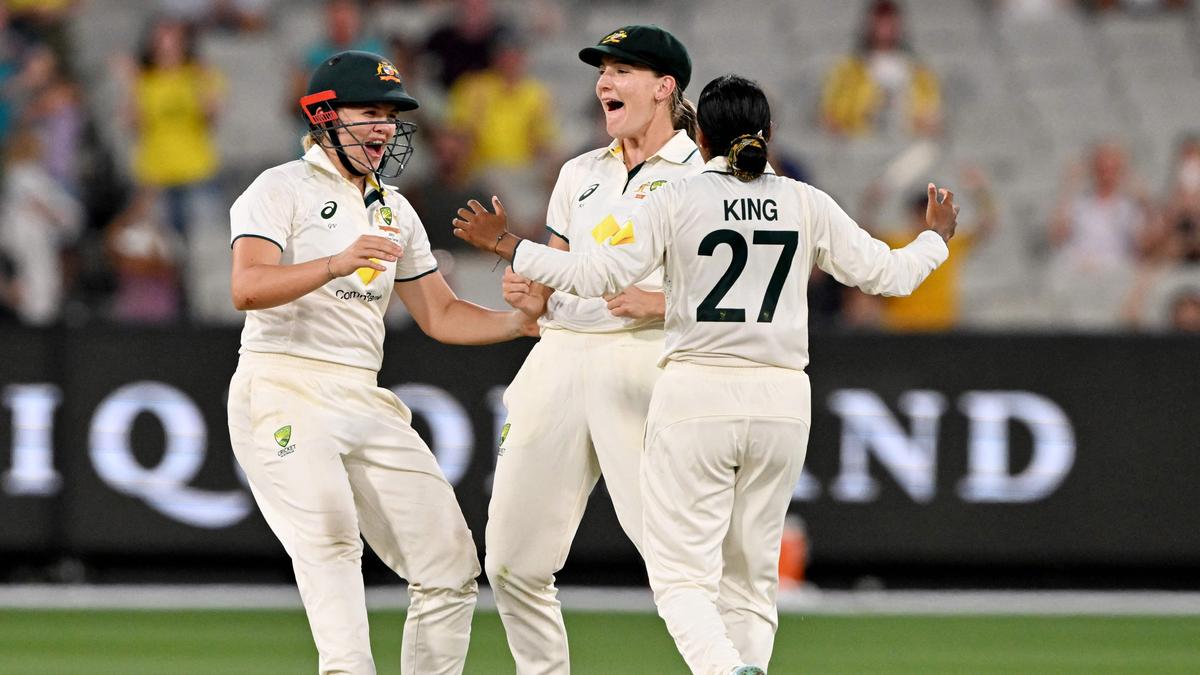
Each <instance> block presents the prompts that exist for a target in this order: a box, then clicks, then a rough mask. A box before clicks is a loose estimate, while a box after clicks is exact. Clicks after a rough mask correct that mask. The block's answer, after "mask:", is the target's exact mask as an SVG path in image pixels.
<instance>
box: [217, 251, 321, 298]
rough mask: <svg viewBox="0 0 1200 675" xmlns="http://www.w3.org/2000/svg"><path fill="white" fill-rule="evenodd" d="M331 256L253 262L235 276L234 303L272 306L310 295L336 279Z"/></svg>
mask: <svg viewBox="0 0 1200 675" xmlns="http://www.w3.org/2000/svg"><path fill="white" fill-rule="evenodd" d="M333 278H334V277H333V273H332V272H331V271H330V269H329V258H317V259H316V260H310V261H308V262H305V263H298V264H295V265H267V264H258V265H250V266H247V267H246V268H245V269H242V270H239V271H236V272H235V274H234V276H233V305H234V307H236V308H237V309H239V310H243V311H244V310H250V309H269V308H271V307H278V306H279V305H284V304H287V303H289V302H291V301H293V300H296V299H298V298H300V297H303V296H305V295H308V294H309V293H311V292H313V291H315V290H316V289H318V288H320V287H322V286H324V285H325V284H327V283H329V282H330V281H331V280H332V279H333Z"/></svg>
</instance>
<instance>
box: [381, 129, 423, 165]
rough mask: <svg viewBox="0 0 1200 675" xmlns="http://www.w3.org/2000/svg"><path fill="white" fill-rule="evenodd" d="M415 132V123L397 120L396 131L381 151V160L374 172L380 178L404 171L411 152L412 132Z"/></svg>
mask: <svg viewBox="0 0 1200 675" xmlns="http://www.w3.org/2000/svg"><path fill="white" fill-rule="evenodd" d="M415 133H417V125H415V124H413V123H412V122H397V123H396V133H395V135H393V136H392V140H391V142H390V143H388V146H387V148H385V149H384V151H383V160H382V161H381V162H380V163H379V168H378V169H376V171H375V173H376V174H377V175H379V176H380V177H382V178H396V177H398V176H399V175H400V174H402V173H404V167H406V166H408V160H409V158H410V157H412V154H413V145H412V140H413V134H415Z"/></svg>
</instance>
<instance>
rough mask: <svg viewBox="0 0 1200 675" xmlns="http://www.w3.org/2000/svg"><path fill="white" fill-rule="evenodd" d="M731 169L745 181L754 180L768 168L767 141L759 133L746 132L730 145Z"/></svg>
mask: <svg viewBox="0 0 1200 675" xmlns="http://www.w3.org/2000/svg"><path fill="white" fill-rule="evenodd" d="M726 157H727V159H728V160H729V169H730V171H732V172H733V175H734V177H735V178H737V179H738V180H740V181H742V182H743V183H745V182H748V181H752V180H754V179H755V178H758V177H759V176H761V175H762V174H763V171H766V169H767V141H766V139H765V138H763V137H762V136H761V135H759V134H745V135H742V136H738V137H737V138H735V139H733V143H732V144H730V146H729V154H728V155H727V156H726Z"/></svg>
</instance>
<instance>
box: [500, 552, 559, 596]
mask: <svg viewBox="0 0 1200 675" xmlns="http://www.w3.org/2000/svg"><path fill="white" fill-rule="evenodd" d="M483 569H484V571H485V572H487V578H488V583H490V584H491V585H492V588H494V589H501V590H503V589H504V588H507V587H508V586H511V585H514V584H515V585H518V586H523V587H542V586H549V585H550V584H552V583H554V572H555V570H554V569H553V565H552V564H550V563H547V564H544V565H538V564H535V563H531V562H528V561H524V560H520V559H518V558H513V557H510V556H498V555H491V554H489V555H486V556H484V558H483Z"/></svg>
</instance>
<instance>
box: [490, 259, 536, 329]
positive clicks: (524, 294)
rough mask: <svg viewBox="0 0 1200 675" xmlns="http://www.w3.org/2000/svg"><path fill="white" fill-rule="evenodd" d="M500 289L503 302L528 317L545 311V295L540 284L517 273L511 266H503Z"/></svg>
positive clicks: (531, 317) (532, 317) (533, 316)
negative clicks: (502, 293) (502, 294)
mask: <svg viewBox="0 0 1200 675" xmlns="http://www.w3.org/2000/svg"><path fill="white" fill-rule="evenodd" d="M500 290H501V291H503V292H504V301H505V302H507V303H508V304H509V305H510V306H511V307H512V308H513V309H517V310H520V312H521V313H522V314H524V315H525V316H527V317H529V318H530V319H537V318H538V317H540V316H541V315H542V314H545V313H546V296H545V295H544V294H543V293H542V292H541V284H536V283H534V282H532V281H530V280H529V279H526V278H525V277H523V276H521V275H520V274H517V273H516V272H514V271H513V268H512V267H505V268H504V279H503V280H502V281H501V282H500Z"/></svg>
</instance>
